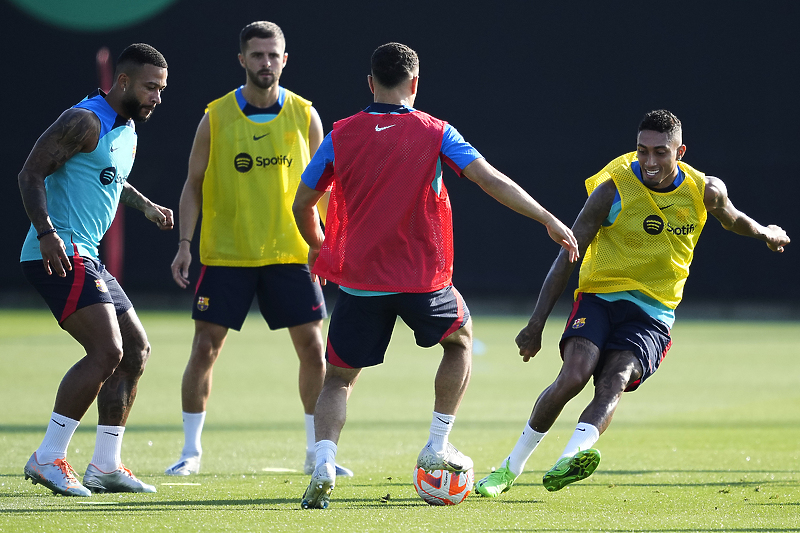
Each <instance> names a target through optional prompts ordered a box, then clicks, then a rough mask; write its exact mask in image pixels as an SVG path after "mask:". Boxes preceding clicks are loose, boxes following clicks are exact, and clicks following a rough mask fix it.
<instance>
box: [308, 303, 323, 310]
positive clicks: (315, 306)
mask: <svg viewBox="0 0 800 533" xmlns="http://www.w3.org/2000/svg"><path fill="white" fill-rule="evenodd" d="M320 307H322V304H321V303H318V304H317V305H312V306H311V310H312V311H316V310H317V309H319V308H320Z"/></svg>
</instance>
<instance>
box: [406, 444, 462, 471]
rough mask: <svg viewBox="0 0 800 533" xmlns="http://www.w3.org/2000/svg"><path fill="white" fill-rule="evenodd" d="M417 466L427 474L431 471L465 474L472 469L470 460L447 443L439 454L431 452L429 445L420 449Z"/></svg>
mask: <svg viewBox="0 0 800 533" xmlns="http://www.w3.org/2000/svg"><path fill="white" fill-rule="evenodd" d="M417 466H419V467H420V468H422V469H423V470H426V471H428V472H430V471H432V470H449V471H450V472H465V471H467V470H469V469H470V468H472V459H470V458H469V457H468V456H466V455H464V454H463V453H461V452H460V451H458V450H456V447H455V446H453V445H452V444H450V443H449V442H448V443H447V446H445V449H444V451H443V452H441V453H436V452H435V451H433V448H432V447H431V445H430V443H428V444H426V445H425V447H424V448H422V451H421V452H419V457H417Z"/></svg>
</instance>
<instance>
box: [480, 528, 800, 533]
mask: <svg viewBox="0 0 800 533" xmlns="http://www.w3.org/2000/svg"><path fill="white" fill-rule="evenodd" d="M486 531H509V530H508V529H487V530H486ZM514 531H519V532H522V533H525V532H528V531H529V532H536V533H556V532H558V533H585V532H586V531H587V530H586V529H540V528H537V529H517V528H514ZM589 531H591V530H589ZM603 531H605V532H606V533H630V532H631V531H632V530H631V529H603ZM635 531H636V532H637V533H683V532H686V533H711V532H713V533H746V532H751V531H752V532H758V533H790V532H792V531H800V529H795V528H760V527H759V528H750V527H743V528H729V527H726V528H724V529H723V528H719V529H716V528H696V527H693V528H687V529H678V528H669V529H636V530H635Z"/></svg>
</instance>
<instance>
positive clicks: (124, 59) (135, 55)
mask: <svg viewBox="0 0 800 533" xmlns="http://www.w3.org/2000/svg"><path fill="white" fill-rule="evenodd" d="M142 65H154V66H156V67H159V68H168V67H167V60H166V59H164V56H163V55H161V52H159V51H158V50H156V49H155V48H153V47H152V46H150V45H149V44H144V43H134V44H132V45H130V46H128V47H127V48H126V49H125V50H123V51H122V53H121V54H120V55H119V57H118V58H117V72H118V73H119V72H126V71H127V70H128V69H129V68H130V67H140V66H142Z"/></svg>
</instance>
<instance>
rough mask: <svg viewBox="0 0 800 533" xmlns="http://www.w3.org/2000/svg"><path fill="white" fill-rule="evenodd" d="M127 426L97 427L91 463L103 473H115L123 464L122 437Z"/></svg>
mask: <svg viewBox="0 0 800 533" xmlns="http://www.w3.org/2000/svg"><path fill="white" fill-rule="evenodd" d="M124 433H125V426H101V425H99V424H98V426H97V440H95V443H94V455H93V456H92V461H91V463H92V464H93V465H94V466H96V467H97V468H98V469H100V471H101V472H106V473H108V472H113V471H114V470H116V469H117V468H119V465H121V464H122V435H123V434H124Z"/></svg>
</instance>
